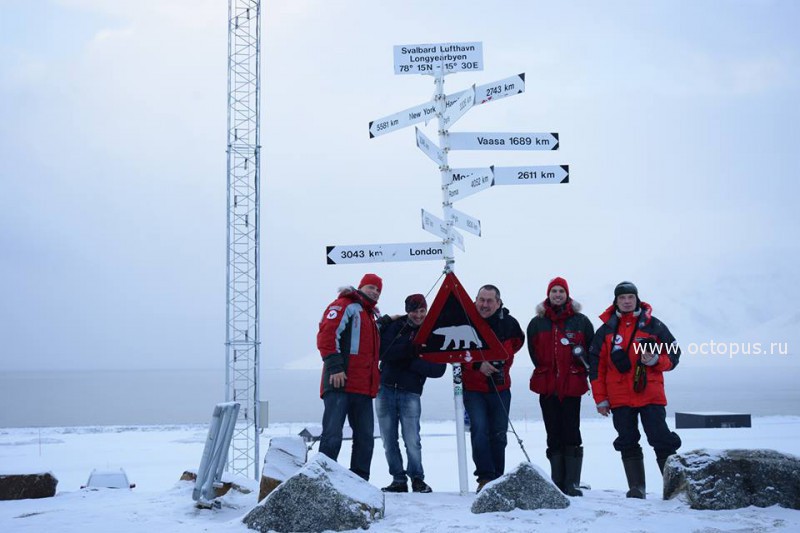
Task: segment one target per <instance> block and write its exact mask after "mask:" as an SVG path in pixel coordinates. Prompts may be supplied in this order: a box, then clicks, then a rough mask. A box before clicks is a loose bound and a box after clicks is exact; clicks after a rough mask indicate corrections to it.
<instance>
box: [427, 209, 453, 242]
mask: <svg viewBox="0 0 800 533" xmlns="http://www.w3.org/2000/svg"><path fill="white" fill-rule="evenodd" d="M422 229H424V230H425V231H428V232H430V233H433V234H434V235H436V236H437V237H441V238H442V239H446V238H447V224H446V223H445V221H444V220H442V219H441V218H439V217H437V216H436V215H432V214H430V213H428V212H427V211H425V210H424V209H423V210H422Z"/></svg>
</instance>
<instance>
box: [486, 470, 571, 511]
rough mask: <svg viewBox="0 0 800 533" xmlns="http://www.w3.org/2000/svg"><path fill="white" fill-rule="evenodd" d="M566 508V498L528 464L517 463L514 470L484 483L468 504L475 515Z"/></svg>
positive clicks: (548, 479) (542, 474) (541, 473)
mask: <svg viewBox="0 0 800 533" xmlns="http://www.w3.org/2000/svg"><path fill="white" fill-rule="evenodd" d="M567 507H569V499H567V497H566V496H564V494H562V492H561V491H560V490H558V487H556V486H555V485H554V484H553V482H552V481H550V478H549V476H547V475H546V474H545V473H544V472H543V471H542V470H541V469H539V468H538V467H536V466H534V465H533V464H531V463H520V465H519V466H518V467H517V468H516V469H515V470H513V471H511V472H509V473H508V474H506V475H504V476H502V477H499V478H497V479H495V480H494V481H492V482H491V483H489V484H487V485H486V486H484V487H483V489H482V490H481V491H480V493H478V496H477V497H476V498H475V501H474V502H472V512H473V513H476V514H477V513H496V512H508V511H511V510H513V509H524V510H526V511H529V510H531V509H565V508H567Z"/></svg>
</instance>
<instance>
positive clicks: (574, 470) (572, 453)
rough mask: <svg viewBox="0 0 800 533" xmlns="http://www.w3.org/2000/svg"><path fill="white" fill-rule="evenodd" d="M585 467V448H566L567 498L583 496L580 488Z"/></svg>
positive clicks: (565, 484)
mask: <svg viewBox="0 0 800 533" xmlns="http://www.w3.org/2000/svg"><path fill="white" fill-rule="evenodd" d="M582 466H583V447H582V446H564V489H563V492H564V494H566V495H567V496H583V492H582V491H581V490H580V489H579V488H578V487H579V486H580V484H581V467H582Z"/></svg>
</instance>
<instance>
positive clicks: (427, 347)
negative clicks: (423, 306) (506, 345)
mask: <svg viewBox="0 0 800 533" xmlns="http://www.w3.org/2000/svg"><path fill="white" fill-rule="evenodd" d="M414 344H416V345H418V346H419V347H420V356H421V357H422V358H423V359H425V360H427V361H431V362H435V363H477V362H481V361H502V360H505V359H507V358H508V356H507V355H506V353H505V350H504V349H503V345H502V344H500V341H499V340H498V339H497V335H495V334H494V332H493V331H492V329H491V328H490V327H489V324H487V323H486V321H485V320H484V319H483V318H482V317H481V315H479V314H478V310H477V309H476V308H475V302H473V301H472V298H470V297H469V295H468V294H467V291H466V290H464V287H463V285H461V282H460V281H459V280H458V278H457V277H456V275H455V274H454V273H452V272H449V273H448V274H447V275H446V276H445V278H444V283H442V286H441V287H440V288H439V292H438V293H436V298H434V300H433V303H432V304H431V307H430V309H429V310H428V316H426V317H425V321H424V322H423V323H422V325H421V326H420V328H419V331H418V332H417V335H416V336H415V338H414Z"/></svg>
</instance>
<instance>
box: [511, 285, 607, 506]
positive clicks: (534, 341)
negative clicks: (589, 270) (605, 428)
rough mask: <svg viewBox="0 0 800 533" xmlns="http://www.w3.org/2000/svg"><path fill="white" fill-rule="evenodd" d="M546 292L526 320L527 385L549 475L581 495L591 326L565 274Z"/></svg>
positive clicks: (560, 485)
mask: <svg viewBox="0 0 800 533" xmlns="http://www.w3.org/2000/svg"><path fill="white" fill-rule="evenodd" d="M546 294H547V298H546V299H545V300H544V301H543V302H542V303H540V304H539V305H537V306H536V316H534V317H533V318H532V319H531V321H530V323H529V324H528V331H527V337H528V353H529V354H530V356H531V361H533V366H534V367H535V368H534V371H533V375H532V376H531V381H530V388H531V390H532V391H533V392H535V393H537V394H538V395H539V406H540V407H541V408H542V419H543V420H544V429H545V431H547V452H546V453H547V459H548V460H549V461H550V477H551V478H552V479H553V483H555V484H556V486H557V487H558V488H559V489H561V491H562V492H563V493H564V494H567V495H569V496H583V492H581V491H580V489H579V488H578V487H579V486H580V481H581V467H582V465H583V446H582V444H583V441H582V439H581V396H583V394H584V393H585V392H586V391H588V390H589V384H588V383H587V381H586V374H587V372H586V361H587V356H588V350H589V345H590V344H591V342H592V337H594V327H593V326H592V323H591V321H589V319H588V318H587V317H586V315H583V314H582V313H581V312H580V311H581V304H579V303H578V302H576V301H575V300H573V299H572V298H570V295H569V285H567V280H565V279H564V278H561V277H558V278H553V279H551V280H550V283H548V284H547V293H546Z"/></svg>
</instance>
